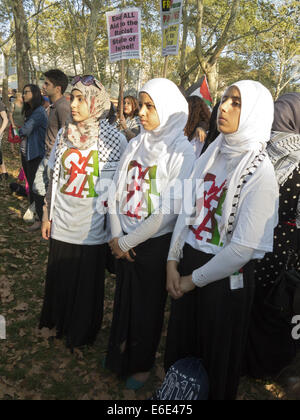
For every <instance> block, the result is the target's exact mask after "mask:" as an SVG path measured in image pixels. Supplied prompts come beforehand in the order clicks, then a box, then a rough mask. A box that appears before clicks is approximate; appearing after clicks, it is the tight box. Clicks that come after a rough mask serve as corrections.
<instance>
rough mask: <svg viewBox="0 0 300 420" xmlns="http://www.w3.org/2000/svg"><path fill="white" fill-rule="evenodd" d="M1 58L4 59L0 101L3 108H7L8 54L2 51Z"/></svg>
mask: <svg viewBox="0 0 300 420" xmlns="http://www.w3.org/2000/svg"><path fill="white" fill-rule="evenodd" d="M3 58H4V76H3V81H2V100H3V102H4V104H5V106H6V107H7V108H8V106H9V100H8V77H9V54H7V53H5V52H4V51H3Z"/></svg>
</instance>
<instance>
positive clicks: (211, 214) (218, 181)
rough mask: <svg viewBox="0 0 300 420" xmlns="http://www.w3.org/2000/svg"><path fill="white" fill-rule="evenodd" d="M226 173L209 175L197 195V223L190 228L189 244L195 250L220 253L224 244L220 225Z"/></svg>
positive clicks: (225, 192) (225, 187)
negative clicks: (221, 238)
mask: <svg viewBox="0 0 300 420" xmlns="http://www.w3.org/2000/svg"><path fill="white" fill-rule="evenodd" d="M226 183H227V180H226V175H225V173H221V174H220V173H219V174H216V173H207V174H206V176H205V178H204V184H202V185H203V186H202V187H201V188H199V190H198V191H197V194H196V212H197V213H196V219H195V220H196V222H194V223H193V225H192V226H190V232H189V235H188V238H187V242H188V243H189V244H190V245H191V246H192V247H193V248H195V249H198V250H199V251H204V252H207V253H212V254H216V253H218V252H219V251H220V250H221V249H222V247H223V246H224V244H223V243H222V242H221V240H220V229H219V224H220V222H221V218H222V209H223V204H224V201H225V198H226V194H227V185H226Z"/></svg>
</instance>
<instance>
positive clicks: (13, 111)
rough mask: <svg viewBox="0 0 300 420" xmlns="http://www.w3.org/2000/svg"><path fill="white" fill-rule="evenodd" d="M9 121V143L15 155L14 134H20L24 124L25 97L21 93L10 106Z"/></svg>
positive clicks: (18, 93) (17, 94)
mask: <svg viewBox="0 0 300 420" xmlns="http://www.w3.org/2000/svg"><path fill="white" fill-rule="evenodd" d="M8 119H9V121H10V124H11V125H10V127H9V134H8V141H9V142H10V144H11V151H12V153H15V148H14V135H13V133H18V130H19V129H20V128H21V127H22V125H23V124H24V115H23V97H22V93H21V92H17V93H16V98H15V100H14V101H13V102H12V103H11V104H10V108H9V111H8Z"/></svg>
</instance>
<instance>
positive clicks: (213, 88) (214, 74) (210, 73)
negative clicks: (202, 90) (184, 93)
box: [205, 64, 219, 104]
mask: <svg viewBox="0 0 300 420" xmlns="http://www.w3.org/2000/svg"><path fill="white" fill-rule="evenodd" d="M205 70H206V71H205V73H206V77H207V83H208V86H209V90H210V94H211V97H212V100H213V104H215V103H216V101H217V94H218V82H219V75H218V68H217V64H214V65H213V66H209V65H207V66H206V69H205Z"/></svg>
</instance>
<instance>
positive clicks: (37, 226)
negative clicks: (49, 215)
mask: <svg viewBox="0 0 300 420" xmlns="http://www.w3.org/2000/svg"><path fill="white" fill-rule="evenodd" d="M41 227H42V223H41V222H40V221H38V222H34V224H33V225H32V226H30V227H29V228H28V232H35V231H36V230H39V229H41Z"/></svg>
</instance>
